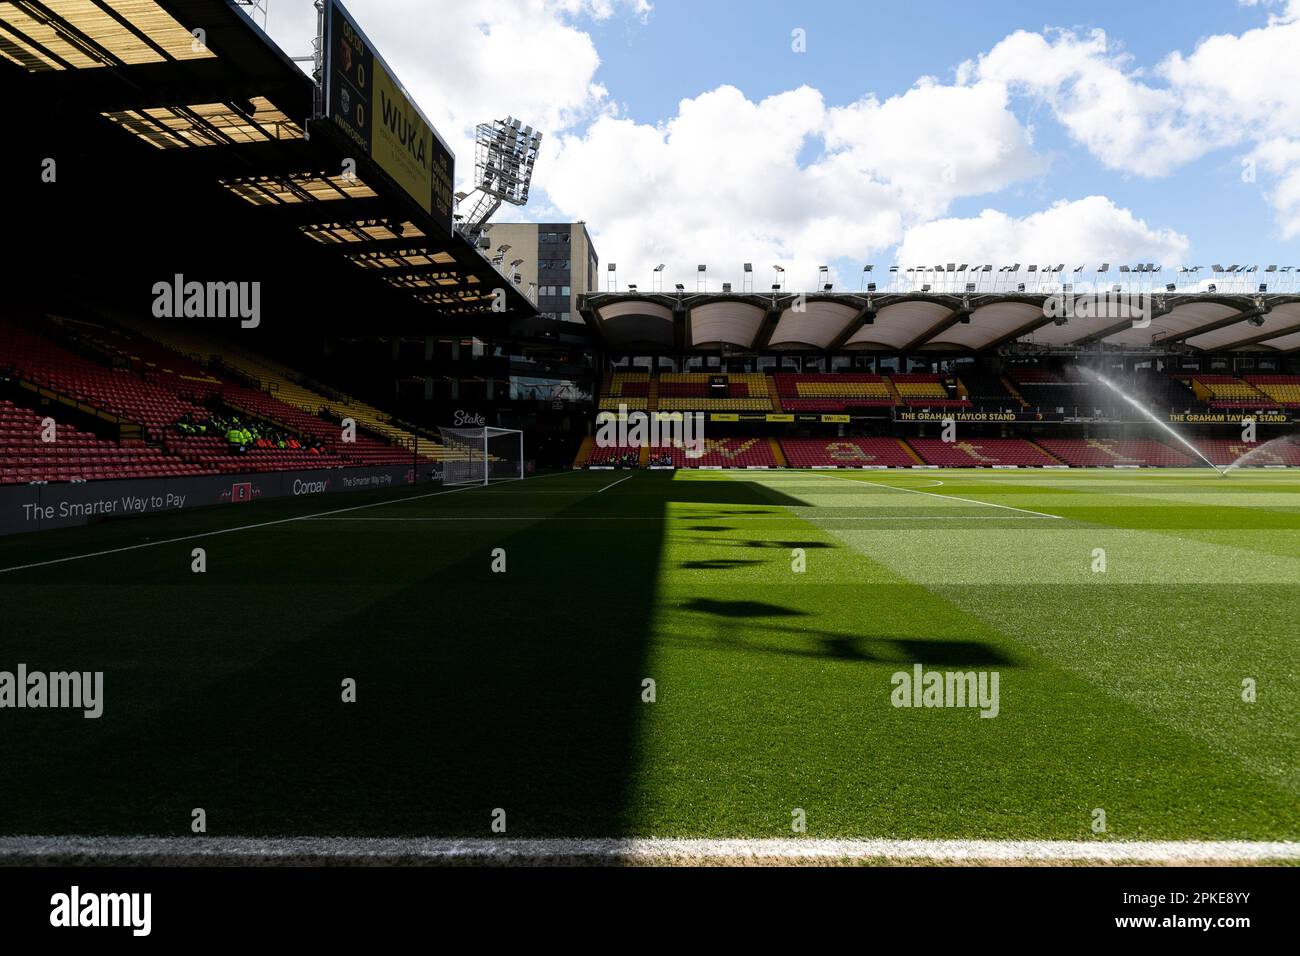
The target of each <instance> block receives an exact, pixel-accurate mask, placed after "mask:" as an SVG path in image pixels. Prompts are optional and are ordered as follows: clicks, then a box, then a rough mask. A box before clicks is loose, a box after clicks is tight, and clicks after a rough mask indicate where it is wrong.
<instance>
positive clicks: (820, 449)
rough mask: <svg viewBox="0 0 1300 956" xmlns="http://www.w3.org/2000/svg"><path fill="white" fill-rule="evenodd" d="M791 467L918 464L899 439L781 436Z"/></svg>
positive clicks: (782, 447)
mask: <svg viewBox="0 0 1300 956" xmlns="http://www.w3.org/2000/svg"><path fill="white" fill-rule="evenodd" d="M781 449H782V451H784V452H785V457H786V461H787V462H788V463H789V465H790V467H792V468H866V467H872V466H881V465H883V466H887V467H890V468H907V467H910V466H912V465H916V464H920V459H919V458H917V457H915V455H913V454H912V453H911V452H910V451H909V450H908V448H907V446H906V445H905V444H904V443H903V440H902V439H901V438H783V439H781Z"/></svg>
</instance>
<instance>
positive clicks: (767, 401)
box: [658, 372, 772, 412]
mask: <svg viewBox="0 0 1300 956" xmlns="http://www.w3.org/2000/svg"><path fill="white" fill-rule="evenodd" d="M718 374H721V373H710V372H664V373H663V374H662V375H660V376H659V379H658V410H659V411H676V412H687V411H691V412H697V411H698V412H770V411H771V410H772V398H771V396H770V395H769V394H768V390H767V378H766V376H764V375H762V374H760V373H757V372H732V373H729V374H727V375H726V381H727V383H726V386H725V387H724V388H721V389H718V388H715V387H714V386H712V385H710V384H709V383H710V380H711V379H712V378H713V377H714V376H715V375H718Z"/></svg>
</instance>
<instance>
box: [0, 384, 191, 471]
mask: <svg viewBox="0 0 1300 956" xmlns="http://www.w3.org/2000/svg"><path fill="white" fill-rule="evenodd" d="M44 418H46V415H44V414H41V413H38V412H34V411H32V410H31V409H27V408H22V407H20V406H18V405H15V404H14V403H13V402H10V401H7V400H0V484H6V485H13V484H25V483H27V482H31V481H96V480H99V479H102V478H164V477H178V476H181V475H198V474H206V473H207V469H205V468H203V467H202V466H199V465H195V464H192V463H189V462H185V461H182V460H179V459H176V458H171V457H169V456H167V455H166V454H164V453H163V452H162V451H161V450H160V449H158V448H152V447H149V446H146V445H141V444H134V445H121V446H119V445H117V444H115V443H113V442H108V441H103V440H102V439H99V438H96V437H95V436H94V435H92V434H90V433H88V432H83V431H80V430H78V429H76V428H73V427H72V426H71V425H66V424H62V423H58V422H57V421H56V423H55V431H54V434H55V436H56V440H55V441H52V442H46V441H43V440H42V433H43V432H44V427H43V425H42V421H43V419H44Z"/></svg>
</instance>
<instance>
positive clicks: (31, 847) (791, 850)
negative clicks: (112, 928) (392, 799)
mask: <svg viewBox="0 0 1300 956" xmlns="http://www.w3.org/2000/svg"><path fill="white" fill-rule="evenodd" d="M68 856H72V857H117V858H122V857H155V858H165V859H176V860H182V859H201V858H203V857H231V858H257V857H264V858H294V857H321V858H334V859H339V860H349V859H357V860H361V859H368V858H369V859H374V858H418V859H424V860H432V861H438V860H446V861H456V860H485V861H498V862H510V861H512V860H539V859H540V860H545V859H572V858H587V859H597V860H599V859H608V860H644V861H678V862H684V863H690V862H697V861H698V862H707V861H712V860H737V859H750V860H790V861H796V860H839V859H848V860H877V859H878V860H930V861H952V862H962V861H1025V860H1028V861H1044V862H1053V861H1060V862H1071V861H1082V862H1096V863H1119V862H1143V863H1185V862H1195V863H1202V862H1203V863H1211V862H1223V863H1262V862H1269V861H1284V860H1300V843H1295V842H1285V841H1249V840H1217V841H1200V840H1167V841H1124V840H1116V841H1110V840H1097V841H1088V840H884V839H880V840H872V839H861V840H854V839H803V840H800V839H754V840H748V839H719V840H709V839H690V838H671V839H655V838H592V839H536V840H531V839H513V838H504V837H502V838H497V839H493V838H474V839H459V840H458V839H445V838H420V837H283V838H274V837H273V838H258V837H146V836H129V837H63V836H20V837H0V858H19V859H35V860H39V859H41V858H45V857H68Z"/></svg>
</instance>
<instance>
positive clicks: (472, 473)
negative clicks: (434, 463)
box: [438, 427, 524, 485]
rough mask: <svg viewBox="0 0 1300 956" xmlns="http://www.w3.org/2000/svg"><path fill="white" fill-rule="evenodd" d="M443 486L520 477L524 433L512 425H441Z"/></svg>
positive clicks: (484, 483) (522, 471)
mask: <svg viewBox="0 0 1300 956" xmlns="http://www.w3.org/2000/svg"><path fill="white" fill-rule="evenodd" d="M438 431H439V432H440V433H441V434H442V443H443V445H444V446H445V447H446V452H445V453H444V455H443V460H442V483H443V484H444V485H486V484H488V483H490V482H493V481H510V480H514V479H518V478H522V477H524V433H523V432H521V431H518V430H516V429H513V428H443V427H439V428H438Z"/></svg>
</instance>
